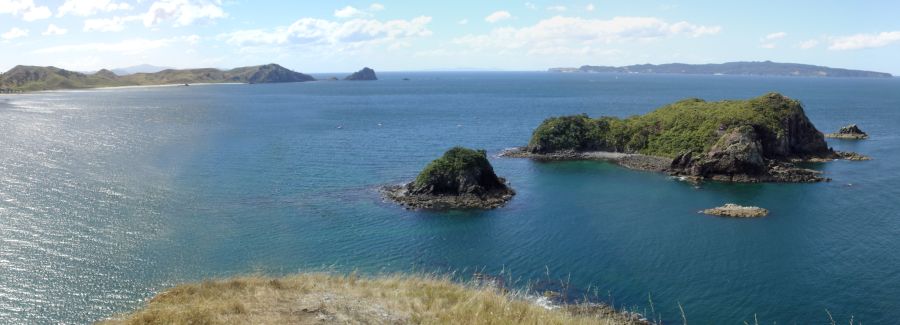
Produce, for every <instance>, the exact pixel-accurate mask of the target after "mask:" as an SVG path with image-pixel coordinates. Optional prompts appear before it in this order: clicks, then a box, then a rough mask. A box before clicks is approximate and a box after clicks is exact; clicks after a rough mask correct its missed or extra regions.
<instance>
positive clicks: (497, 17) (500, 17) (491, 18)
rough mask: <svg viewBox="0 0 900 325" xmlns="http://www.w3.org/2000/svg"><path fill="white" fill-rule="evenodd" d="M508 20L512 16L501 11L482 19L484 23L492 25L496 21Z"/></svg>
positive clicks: (507, 12)
mask: <svg viewBox="0 0 900 325" xmlns="http://www.w3.org/2000/svg"><path fill="white" fill-rule="evenodd" d="M509 18H512V15H511V14H510V13H509V11H505V10H501V11H495V12H494V13H492V14H490V15H488V16H487V17H484V21H486V22H489V23H491V24H493V23H496V22H498V21H501V20H505V19H509Z"/></svg>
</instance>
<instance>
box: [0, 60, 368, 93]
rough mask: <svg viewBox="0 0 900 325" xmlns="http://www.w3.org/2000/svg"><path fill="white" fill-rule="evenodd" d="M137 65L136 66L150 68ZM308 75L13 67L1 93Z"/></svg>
mask: <svg viewBox="0 0 900 325" xmlns="http://www.w3.org/2000/svg"><path fill="white" fill-rule="evenodd" d="M149 67H150V66H138V67H136V68H149ZM360 73H362V76H361V77H363V78H365V79H360V80H375V79H374V78H375V71H374V70H372V69H369V68H365V69H363V70H361V71H360V72H357V73H355V74H354V75H357V74H360ZM315 80H316V79H315V78H313V77H312V76H310V75H307V74H303V73H300V72H296V71H292V70H289V69H287V68H285V67H282V66H280V65H278V64H274V63H272V64H266V65H258V66H250V67H241V68H234V69H231V70H219V69H213V68H204V69H183V70H178V69H165V70H162V71H159V72H153V73H131V74H127V75H120V74H117V73H115V72H113V71H110V70H107V69H103V70H100V71H97V72H96V73H81V72H75V71H69V70H65V69H60V68H56V67H39V66H24V65H20V66H16V67H15V68H12V69H10V70H9V71H7V72H5V73H3V74H0V93H9V92H27V91H41V90H59V89H87V88H100V87H122V86H150V85H182V84H184V85H187V84H193V83H248V84H261V83H283V82H304V81H315Z"/></svg>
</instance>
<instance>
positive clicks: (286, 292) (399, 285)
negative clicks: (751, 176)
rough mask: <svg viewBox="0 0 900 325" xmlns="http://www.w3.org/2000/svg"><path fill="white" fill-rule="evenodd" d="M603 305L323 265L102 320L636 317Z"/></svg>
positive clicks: (181, 293) (224, 283)
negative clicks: (540, 300)
mask: <svg viewBox="0 0 900 325" xmlns="http://www.w3.org/2000/svg"><path fill="white" fill-rule="evenodd" d="M635 323H637V322H636V321H631V320H629V319H628V318H627V317H626V316H625V315H623V314H620V313H616V312H615V311H614V310H611V309H610V308H602V307H597V306H594V307H593V308H584V307H583V306H582V307H570V308H559V309H553V310H548V309H546V308H543V307H540V306H538V305H535V304H534V303H532V302H530V301H527V300H524V299H518V298H516V296H515V295H512V294H510V293H506V292H503V291H502V290H497V289H492V288H490V287H476V286H473V285H467V284H459V283H456V282H453V281H451V280H449V279H448V278H443V277H436V276H428V275H423V276H408V275H392V276H380V277H359V276H356V275H355V274H351V275H334V274H328V273H309V274H298V275H293V276H288V277H283V278H269V277H262V276H247V277H239V278H232V279H223V280H216V281H205V282H202V283H197V284H184V285H180V286H177V287H174V288H172V289H169V290H167V291H165V292H163V293H160V294H159V295H157V296H156V297H154V298H153V299H151V300H150V301H149V302H148V304H147V306H146V307H145V308H144V309H141V310H138V311H136V312H134V313H132V314H128V315H123V316H121V317H119V318H116V319H113V320H107V321H104V322H103V324H635Z"/></svg>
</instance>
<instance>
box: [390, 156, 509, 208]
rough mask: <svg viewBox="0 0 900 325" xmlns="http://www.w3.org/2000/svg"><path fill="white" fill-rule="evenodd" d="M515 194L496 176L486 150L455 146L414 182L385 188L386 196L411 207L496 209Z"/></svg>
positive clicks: (429, 165) (423, 171)
mask: <svg viewBox="0 0 900 325" xmlns="http://www.w3.org/2000/svg"><path fill="white" fill-rule="evenodd" d="M513 195H515V192H514V191H513V190H512V189H510V188H509V186H508V185H507V184H506V180H504V179H503V178H500V177H498V176H497V174H495V173H494V168H493V167H492V166H491V164H490V162H489V161H488V160H487V154H486V153H485V151H484V150H472V149H467V148H462V147H455V148H452V149H450V150H448V151H447V152H445V153H444V155H443V156H441V157H440V158H438V159H435V160H434V161H432V162H431V163H430V164H428V166H426V167H425V169H423V170H422V172H421V173H419V175H418V176H417V177H416V179H415V181H412V182H410V183H408V184H405V185H400V186H389V187H387V188H385V196H386V197H387V198H389V199H391V200H393V201H395V202H397V203H400V204H402V205H404V206H407V207H410V208H424V209H454V208H459V209H469V208H480V209H493V208H497V207H500V206H503V205H504V204H506V202H508V201H509V200H510V199H512V197H513Z"/></svg>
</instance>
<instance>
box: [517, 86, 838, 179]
mask: <svg viewBox="0 0 900 325" xmlns="http://www.w3.org/2000/svg"><path fill="white" fill-rule="evenodd" d="M595 152H612V153H620V154H622V155H619V156H609V155H607V157H609V158H610V159H607V160H612V161H615V162H619V163H620V164H622V165H625V166H626V167H631V168H637V169H648V170H656V171H664V172H668V173H670V174H672V175H676V176H684V177H689V178H695V179H698V180H700V179H712V180H722V181H734V182H818V181H824V180H827V179H826V178H824V177H822V176H821V173H820V172H818V171H815V170H810V169H805V168H799V167H797V166H796V165H795V164H794V163H795V162H798V161H825V160H833V159H842V158H846V157H849V156H852V154H848V153H840V152H835V151H833V150H832V149H831V148H829V147H828V144H827V143H826V142H825V137H824V135H823V134H822V133H821V132H819V130H817V129H816V128H815V126H814V125H813V124H812V122H810V120H809V118H808V117H807V116H806V114H805V112H804V110H803V107H802V105H801V104H800V102H799V101H797V100H794V99H790V98H788V97H785V96H783V95H781V94H778V93H769V94H766V95H763V96H760V97H757V98H753V99H749V100H726V101H720V102H707V101H704V100H701V99H687V100H682V101H679V102H676V103H673V104H670V105H667V106H664V107H662V108H660V109H658V110H656V111H653V112H650V113H648V114H646V115H643V116H632V117H629V118H626V119H620V118H615V117H600V118H597V119H592V118H590V117H588V116H587V115H575V116H563V117H554V118H549V119H547V120H545V121H544V122H543V123H541V125H540V126H538V128H537V129H535V131H534V133H533V135H532V138H531V140H530V141H529V143H528V146H527V147H525V148H523V149H520V150H514V151H510V152H507V153H506V154H505V155H507V156H518V157H532V158H539V159H544V158H549V159H590V158H591V157H597V156H598V154H596V153H595ZM628 161H642V162H645V163H641V164H633V163H632V164H628V163H626V162H628Z"/></svg>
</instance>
